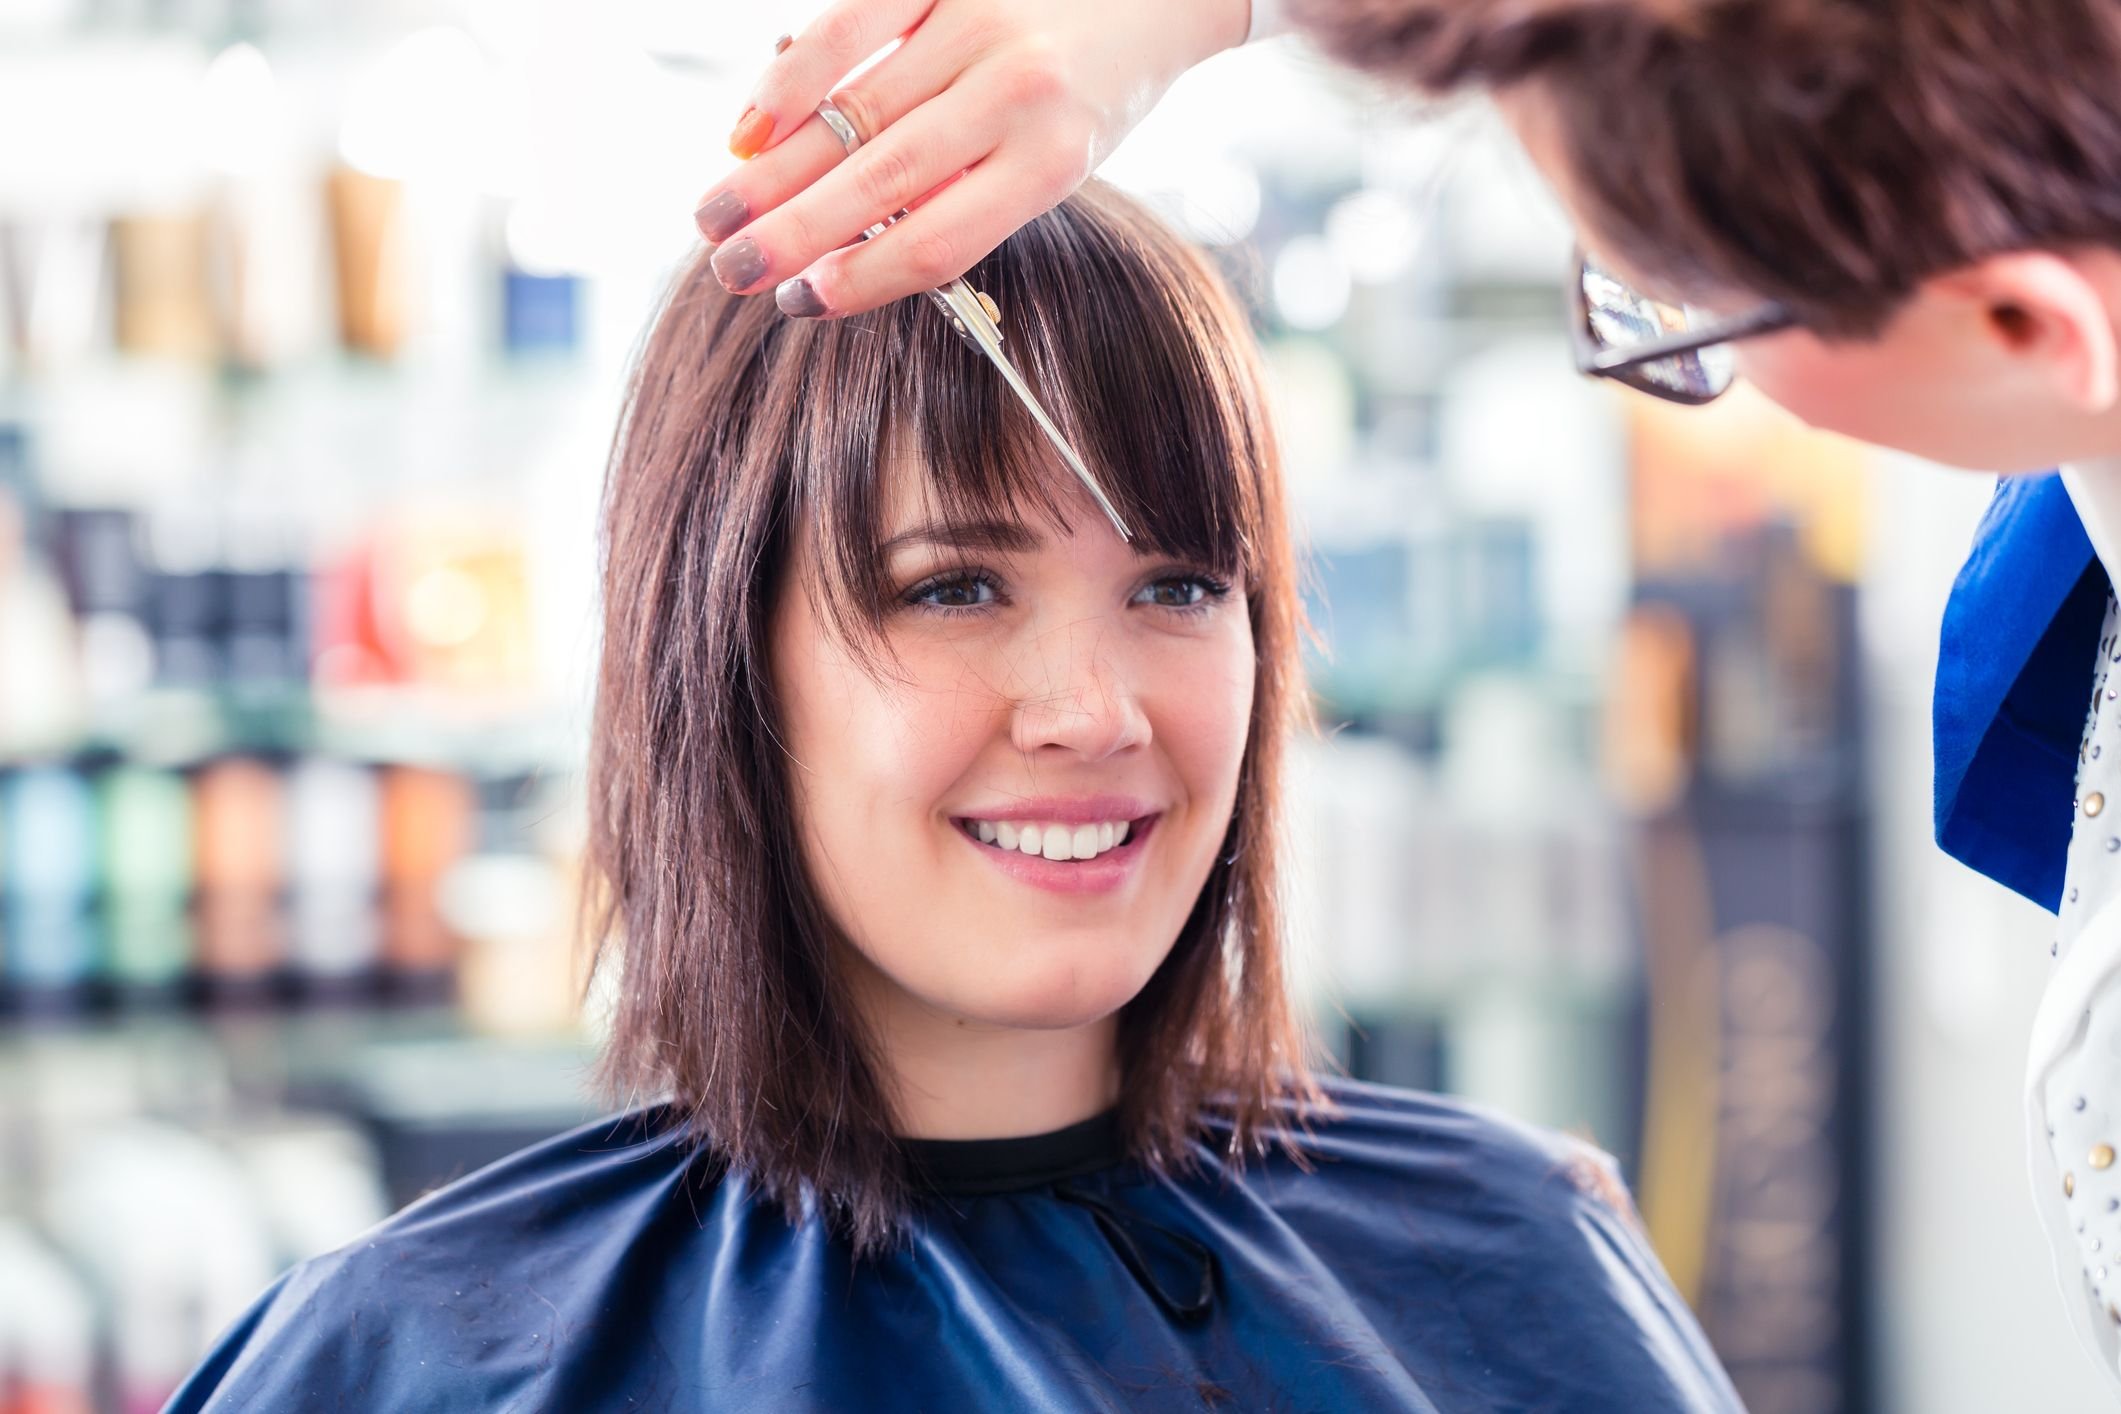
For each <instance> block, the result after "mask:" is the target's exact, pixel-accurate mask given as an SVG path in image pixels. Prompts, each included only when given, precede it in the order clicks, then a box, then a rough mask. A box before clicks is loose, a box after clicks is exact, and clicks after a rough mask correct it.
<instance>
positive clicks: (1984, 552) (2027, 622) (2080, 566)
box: [1932, 473, 2108, 910]
mask: <svg viewBox="0 0 2121 1414" xmlns="http://www.w3.org/2000/svg"><path fill="white" fill-rule="evenodd" d="M2107 593H2108V587H2107V577H2106V571H2105V570H2104V568H2102V567H2101V565H2100V564H2099V561H2098V558H2097V557H2096V556H2095V555H2094V554H2093V553H2092V546H2091V541H2090V540H2089V539H2088V538H2087V537H2086V536H2085V533H2084V526H2083V523H2082V522H2081V521H2079V520H2078V519H2077V511H2076V507H2075V506H2074V505H2072V504H2071V502H2070V498H2069V492H2068V490H2067V488H2065V487H2064V486H2063V484H2062V478H2061V476H2059V475H2057V474H2054V473H2048V474H2046V475H2042V476H2006V477H2003V478H2001V479H2000V480H1999V481H1998V483H1997V486H1996V498H1995V500H1994V501H1992V502H1990V504H1989V508H1988V513H1987V515H1985V516H1984V517H1983V518H1982V521H1981V528H1980V530H1979V531H1977V532H1976V533H1975V536H1974V547H1973V550H1972V552H1971V553H1969V554H1968V556H1967V559H1966V564H1965V566H1964V567H1963V568H1961V569H1960V571H1959V578H1958V580H1957V582H1956V583H1954V584H1953V586H1952V596H1951V599H1950V601H1949V603H1948V604H1947V605H1946V606H1945V611H1944V628H1943V633H1942V635H1941V637H1940V641H1939V644H1938V653H1937V691H1936V697H1935V700H1934V703H1933V717H1932V723H1933V728H1934V736H1933V740H1934V748H1935V753H1936V755H1935V761H1936V828H1937V843H1938V844H1939V845H1940V846H1942V847H1943V849H1944V851H1945V852H1946V853H1947V854H1949V855H1951V856H1952V857H1953V858H1954V859H1957V860H1959V861H1961V862H1962V863H1964V864H1967V865H1970V866H1971V867H1973V868H1975V869H1978V870H1979V871H1981V872H1982V873H1983V874H1986V875H1988V876H1989V877H1990V878H1991V879H1994V880H1996V881H1997V882H1998V883H2001V884H2005V885H2008V886H2009V887H2010V888H2012V889H2015V890H2016V891H2017V892H2019V893H2021V894H2023V895H2025V896H2026V897H2027V898H2029V899H2031V900H2032V901H2033V902H2035V903H2037V904H2040V905H2041V906H2042V907H2044V908H2047V909H2050V910H2054V909H2057V908H2058V907H2059V906H2060V904H2061V902H2062V871H2063V866H2064V864H2065V863H2066V862H2067V860H2068V855H2069V836H2070V825H2071V821H2072V818H2073V813H2074V804H2073V802H2074V792H2075V790H2076V778H2077V750H2078V746H2079V743H2080V742H2081V741H2082V739H2083V734H2084V721H2085V713H2086V711H2087V710H2088V709H2089V707H2090V705H2091V698H2090V696H2089V694H2090V692H2091V683H2092V667H2093V663H2092V659H2093V655H2094V653H2095V652H2096V651H2097V645H2098V642H2099V628H2100V625H2101V624H2102V623H2103V622H2104V621H2105V617H2106V596H2107Z"/></svg>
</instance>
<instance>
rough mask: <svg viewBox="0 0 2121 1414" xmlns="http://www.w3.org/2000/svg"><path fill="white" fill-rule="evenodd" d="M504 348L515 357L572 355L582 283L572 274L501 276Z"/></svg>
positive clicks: (508, 273) (578, 331) (578, 333)
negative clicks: (527, 355)
mask: <svg viewBox="0 0 2121 1414" xmlns="http://www.w3.org/2000/svg"><path fill="white" fill-rule="evenodd" d="M501 301H502V303H501V308H502V330H501V337H502V342H503V345H504V346H505V347H506V348H507V350H508V352H509V353H511V354H515V355H518V356H521V355H526V354H567V353H573V352H574V351H575V349H576V348H577V347H578V346H579V345H580V343H581V337H582V336H581V322H582V315H581V305H582V281H581V279H580V278H579V277H577V276H574V275H533V274H530V273H528V272H527V271H523V270H516V269H509V270H504V271H503V272H502V274H501Z"/></svg>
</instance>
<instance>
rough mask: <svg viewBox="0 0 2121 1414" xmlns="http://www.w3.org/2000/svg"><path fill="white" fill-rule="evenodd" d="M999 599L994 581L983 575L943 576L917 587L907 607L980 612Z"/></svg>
mask: <svg viewBox="0 0 2121 1414" xmlns="http://www.w3.org/2000/svg"><path fill="white" fill-rule="evenodd" d="M998 597H999V596H998V595H997V594H996V593H995V587H994V581H993V580H991V579H988V578H987V577H986V576H984V575H977V574H957V575H943V576H941V577H939V578H936V579H931V580H927V581H925V582H923V583H921V584H918V585H916V586H914V588H913V591H912V592H911V593H909V594H908V595H907V596H906V600H907V602H908V603H911V604H917V605H919V606H921V607H922V608H927V609H977V608H979V607H981V606H982V605H985V604H991V603H993V602H994V600H995V599H996V598H998Z"/></svg>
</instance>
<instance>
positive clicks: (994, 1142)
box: [899, 1108, 1127, 1198]
mask: <svg viewBox="0 0 2121 1414" xmlns="http://www.w3.org/2000/svg"><path fill="white" fill-rule="evenodd" d="M899 1142H900V1143H901V1144H902V1145H903V1146H904V1147H905V1150H906V1157H907V1158H908V1159H909V1160H910V1161H911V1162H912V1165H913V1171H914V1173H915V1174H917V1175H918V1176H919V1178H920V1180H921V1182H922V1185H923V1186H924V1187H926V1188H928V1189H929V1190H930V1191H932V1192H935V1193H938V1194H941V1195H942V1196H944V1197H960V1198H975V1197H979V1196H982V1195H984V1194H989V1193H1014V1192H1018V1191H1020V1190H1022V1189H1027V1188H1044V1187H1047V1186H1048V1185H1050V1184H1055V1183H1061V1182H1064V1181H1066V1180H1068V1179H1071V1178H1081V1177H1083V1176H1084V1175H1085V1174H1091V1173H1095V1172H1097V1171H1098V1170H1099V1169H1103V1168H1110V1167H1112V1166H1113V1165H1114V1164H1117V1163H1119V1162H1120V1161H1121V1160H1122V1159H1124V1158H1126V1156H1127V1147H1126V1144H1125V1143H1124V1141H1123V1139H1122V1137H1121V1134H1120V1128H1119V1111H1118V1110H1117V1109H1116V1108H1115V1109H1109V1110H1106V1111H1105V1112H1104V1113H1103V1114H1099V1115H1092V1116H1091V1117H1090V1118H1088V1119H1086V1120H1083V1121H1082V1122H1081V1123H1079V1124H1071V1125H1069V1126H1068V1127H1067V1128H1066V1129H1056V1130H1053V1131H1051V1132H1050V1133H1046V1134H1027V1135H1024V1136H1023V1137H1021V1138H1016V1139H904V1140H901V1141H899Z"/></svg>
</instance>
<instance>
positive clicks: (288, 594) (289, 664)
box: [222, 566, 309, 690]
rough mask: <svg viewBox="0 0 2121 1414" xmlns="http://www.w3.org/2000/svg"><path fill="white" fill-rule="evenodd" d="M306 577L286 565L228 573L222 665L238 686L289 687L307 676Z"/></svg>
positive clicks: (230, 680) (255, 687) (231, 681)
mask: <svg viewBox="0 0 2121 1414" xmlns="http://www.w3.org/2000/svg"><path fill="white" fill-rule="evenodd" d="M304 578H305V576H304V575H303V574H302V573H301V572H300V571H299V570H296V569H293V568H291V567H287V566H281V567H277V568H264V569H231V570H229V571H228V572H227V577H226V579H225V580H224V585H225V591H226V596H227V610H228V615H227V621H226V628H227V634H226V638H225V640H224V644H223V653H222V660H223V662H224V663H225V664H226V666H227V670H228V680H229V682H230V684H231V685H233V686H234V687H236V688H238V689H251V690H256V689H278V688H285V687H288V686H290V685H292V684H296V683H299V682H301V681H302V680H303V678H304V677H305V676H306V674H307V670H308V662H309V643H308V633H307V632H306V626H305V625H304V623H303V614H302V608H301V605H302V597H303V580H304Z"/></svg>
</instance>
